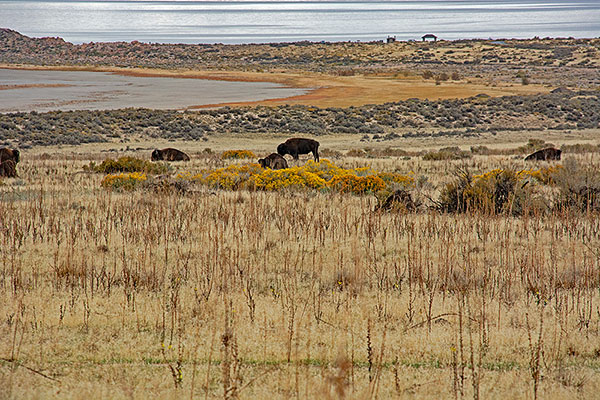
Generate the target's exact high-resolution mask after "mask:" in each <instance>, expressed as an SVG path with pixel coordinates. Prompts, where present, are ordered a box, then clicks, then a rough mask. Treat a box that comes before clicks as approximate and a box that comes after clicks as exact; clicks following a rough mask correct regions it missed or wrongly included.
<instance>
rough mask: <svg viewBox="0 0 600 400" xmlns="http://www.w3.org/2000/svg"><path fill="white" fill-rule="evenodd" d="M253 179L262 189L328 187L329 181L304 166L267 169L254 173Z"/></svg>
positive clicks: (257, 186) (258, 187) (255, 184)
mask: <svg viewBox="0 0 600 400" xmlns="http://www.w3.org/2000/svg"><path fill="white" fill-rule="evenodd" d="M252 179H253V182H254V186H255V187H256V188H257V189H262V190H281V189H284V188H290V189H303V188H309V189H324V188H327V181H326V180H325V179H323V178H321V177H320V176H319V175H317V174H316V173H313V172H309V171H307V170H305V169H303V167H293V168H286V169H277V170H273V169H265V170H263V171H262V173H260V174H256V175H254V176H253V177H252Z"/></svg>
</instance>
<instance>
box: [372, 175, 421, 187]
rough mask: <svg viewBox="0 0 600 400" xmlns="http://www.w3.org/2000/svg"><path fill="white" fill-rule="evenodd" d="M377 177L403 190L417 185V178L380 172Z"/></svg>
mask: <svg viewBox="0 0 600 400" xmlns="http://www.w3.org/2000/svg"><path fill="white" fill-rule="evenodd" d="M377 176H378V177H379V178H381V179H382V180H383V181H384V182H385V183H386V184H392V183H395V184H397V185H400V186H401V187H402V188H403V189H408V188H409V187H411V186H413V185H414V183H415V178H413V177H412V176H408V175H402V174H398V173H395V172H378V173H377Z"/></svg>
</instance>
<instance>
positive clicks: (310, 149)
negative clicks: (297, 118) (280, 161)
mask: <svg viewBox="0 0 600 400" xmlns="http://www.w3.org/2000/svg"><path fill="white" fill-rule="evenodd" d="M277 153H279V154H280V155H282V156H284V155H286V154H289V155H291V156H292V157H293V158H294V160H297V159H298V154H308V153H312V154H313V156H314V158H315V161H316V162H319V142H317V141H316V140H312V139H304V138H292V139H288V140H286V141H285V142H284V143H281V144H280V145H279V146H277Z"/></svg>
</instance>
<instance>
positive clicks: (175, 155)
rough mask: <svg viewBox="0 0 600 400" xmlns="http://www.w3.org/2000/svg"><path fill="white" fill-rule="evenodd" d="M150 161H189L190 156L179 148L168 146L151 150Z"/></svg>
mask: <svg viewBox="0 0 600 400" xmlns="http://www.w3.org/2000/svg"><path fill="white" fill-rule="evenodd" d="M152 161H190V156H188V155H187V154H185V153H184V152H183V151H181V150H177V149H173V148H171V147H168V148H166V149H162V150H159V149H155V150H154V151H153V152H152Z"/></svg>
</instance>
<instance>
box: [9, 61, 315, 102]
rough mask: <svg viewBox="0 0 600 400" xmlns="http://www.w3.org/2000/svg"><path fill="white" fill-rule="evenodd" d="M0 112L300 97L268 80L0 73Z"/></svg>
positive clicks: (85, 73) (50, 71)
mask: <svg viewBox="0 0 600 400" xmlns="http://www.w3.org/2000/svg"><path fill="white" fill-rule="evenodd" d="M0 90H2V96H0V112H14V111H50V110H102V109H119V108H126V107H143V108H154V109H185V108H188V107H189V106H197V105H206V104H213V103H219V102H223V101H228V102H234V101H235V102H243V101H257V100H264V99H269V98H280V97H290V96H296V95H300V94H303V93H305V92H306V90H305V89H300V88H290V87H284V86H282V85H280V84H276V83H270V82H235V81H216V80H206V79H193V80H183V79H177V78H176V77H174V76H171V77H166V76H164V75H163V76H159V75H154V76H149V75H145V76H135V75H132V74H127V75H124V74H115V73H110V72H93V71H59V70H40V69H37V70H24V69H21V70H19V69H0Z"/></svg>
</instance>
